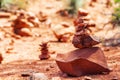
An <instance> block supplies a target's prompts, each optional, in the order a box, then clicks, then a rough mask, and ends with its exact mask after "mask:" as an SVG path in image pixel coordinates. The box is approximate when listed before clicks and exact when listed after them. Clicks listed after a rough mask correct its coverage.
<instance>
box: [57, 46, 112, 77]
mask: <svg viewBox="0 0 120 80" xmlns="http://www.w3.org/2000/svg"><path fill="white" fill-rule="evenodd" d="M56 62H57V65H58V67H59V68H60V70H61V71H62V72H64V73H67V74H68V75H71V76H82V75H88V74H99V73H103V72H109V71H110V70H109V69H108V66H107V63H106V60H105V56H104V54H103V52H102V50H101V49H100V48H99V47H92V48H85V49H77V50H74V51H71V52H69V53H66V54H58V55H57V58H56Z"/></svg>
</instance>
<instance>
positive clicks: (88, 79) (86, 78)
mask: <svg viewBox="0 0 120 80" xmlns="http://www.w3.org/2000/svg"><path fill="white" fill-rule="evenodd" d="M84 80H92V78H91V77H88V76H85V77H84Z"/></svg>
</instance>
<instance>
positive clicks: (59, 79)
mask: <svg viewBox="0 0 120 80" xmlns="http://www.w3.org/2000/svg"><path fill="white" fill-rule="evenodd" d="M52 80H62V79H61V78H60V77H52Z"/></svg>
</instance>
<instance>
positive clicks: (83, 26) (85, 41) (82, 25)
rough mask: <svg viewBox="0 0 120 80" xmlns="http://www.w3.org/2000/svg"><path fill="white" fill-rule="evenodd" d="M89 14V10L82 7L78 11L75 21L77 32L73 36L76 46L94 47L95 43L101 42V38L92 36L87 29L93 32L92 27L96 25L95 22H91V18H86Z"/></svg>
mask: <svg viewBox="0 0 120 80" xmlns="http://www.w3.org/2000/svg"><path fill="white" fill-rule="evenodd" d="M87 15H88V13H87V11H84V10H81V9H80V10H79V11H78V17H77V19H76V20H75V21H74V25H75V28H76V33H75V35H74V37H73V40H72V43H73V45H74V46H75V47H76V48H86V47H92V46H93V45H96V44H98V43H99V40H97V39H96V38H95V37H92V36H90V34H89V33H88V32H87V30H89V31H90V32H91V29H90V27H95V24H93V23H90V20H89V19H88V18H85V17H86V16H87Z"/></svg>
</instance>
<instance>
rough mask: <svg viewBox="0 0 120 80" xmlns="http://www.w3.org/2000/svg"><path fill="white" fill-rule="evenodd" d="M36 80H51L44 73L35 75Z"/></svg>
mask: <svg viewBox="0 0 120 80" xmlns="http://www.w3.org/2000/svg"><path fill="white" fill-rule="evenodd" d="M33 77H34V80H49V79H48V77H47V76H46V75H45V74H44V73H33Z"/></svg>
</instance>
